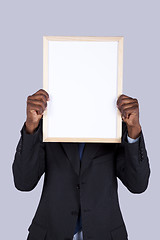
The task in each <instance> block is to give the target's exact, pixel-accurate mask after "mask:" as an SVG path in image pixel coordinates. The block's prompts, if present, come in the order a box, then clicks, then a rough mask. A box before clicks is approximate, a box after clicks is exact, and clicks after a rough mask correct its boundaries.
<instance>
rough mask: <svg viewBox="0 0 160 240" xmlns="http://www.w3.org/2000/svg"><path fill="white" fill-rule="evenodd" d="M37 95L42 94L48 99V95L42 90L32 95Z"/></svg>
mask: <svg viewBox="0 0 160 240" xmlns="http://www.w3.org/2000/svg"><path fill="white" fill-rule="evenodd" d="M37 94H44V95H45V96H46V98H47V99H49V94H48V93H47V92H46V91H45V90H44V89H40V90H38V91H37V92H36V93H34V94H33V95H37Z"/></svg>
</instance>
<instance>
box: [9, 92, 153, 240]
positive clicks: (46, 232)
mask: <svg viewBox="0 0 160 240" xmlns="http://www.w3.org/2000/svg"><path fill="white" fill-rule="evenodd" d="M47 101H49V95H48V93H47V92H46V91H45V90H42V89H40V90H39V91H37V92H36V93H35V94H33V95H31V96H29V97H28V98H27V118H26V121H25V123H24V124H23V127H22V129H21V137H20V140H19V142H18V145H17V148H16V153H15V157H14V161H13V164H12V170H13V177H14V184H15V187H16V188H17V189H18V190H20V191H31V190H32V189H34V188H35V187H36V185H37V183H38V181H39V179H40V178H41V176H42V175H43V173H44V184H43V190H42V195H41V199H40V202H39V205H38V207H37V210H36V213H35V215H34V217H33V219H32V222H31V224H30V226H29V227H28V231H29V233H28V236H27V240H73V239H74V240H78V239H81V240H82V239H83V240H89V239H90V240H91V239H92V240H93V239H94V240H126V239H128V232H127V229H126V226H125V222H124V220H123V217H122V214H121V210H120V206H119V201H118V194H117V187H118V186H117V182H118V181H117V178H119V179H120V180H121V181H122V183H123V184H124V185H125V186H126V188H127V189H128V190H129V191H130V192H132V193H137V194H138V193H142V192H144V191H145V190H146V188H147V186H148V181H149V176H150V166H149V159H148V156H147V151H146V147H145V141H144V137H143V132H142V128H141V125H140V122H139V103H138V101H137V99H135V98H131V97H129V96H126V95H124V94H122V95H121V96H120V97H119V98H118V99H117V107H118V109H119V111H120V113H121V116H122V120H123V121H122V139H121V140H122V141H121V143H67V142H42V121H43V113H44V111H45V109H46V108H47ZM106 111H107V109H106ZM135 231H136V229H135Z"/></svg>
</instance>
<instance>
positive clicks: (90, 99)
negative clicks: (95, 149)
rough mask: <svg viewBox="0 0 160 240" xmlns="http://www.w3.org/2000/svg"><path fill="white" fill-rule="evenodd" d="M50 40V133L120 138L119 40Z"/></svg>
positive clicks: (49, 135)
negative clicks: (118, 117)
mask: <svg viewBox="0 0 160 240" xmlns="http://www.w3.org/2000/svg"><path fill="white" fill-rule="evenodd" d="M48 44H49V45H48V51H49V56H48V57H49V59H48V60H49V64H48V67H49V69H48V77H49V79H48V93H49V95H50V101H49V102H48V137H84V138H92V137H93V138H116V137H117V135H116V134H117V107H116V100H117V84H118V81H117V73H118V72H117V67H118V62H117V61H118V60H117V59H118V42H86V41H49V43H48Z"/></svg>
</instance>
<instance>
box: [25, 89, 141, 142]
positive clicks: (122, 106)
mask: <svg viewBox="0 0 160 240" xmlns="http://www.w3.org/2000/svg"><path fill="white" fill-rule="evenodd" d="M47 101H49V94H48V93H47V92H46V91H45V90H43V89H40V90H38V91H37V92H36V93H34V94H33V95H31V96H28V98H27V119H26V122H25V125H26V132H27V133H29V134H32V133H33V132H34V130H35V129H36V128H37V127H38V124H39V121H40V119H41V118H42V116H43V113H44V111H45V109H46V108H47ZM117 107H118V109H119V111H120V112H121V116H122V119H123V121H124V122H126V124H127V129H128V135H129V137H131V138H133V139H136V138H137V137H138V136H139V135H140V132H141V126H140V123H139V105H138V101H137V99H135V98H131V97H129V96H126V95H124V94H122V95H121V96H120V97H119V98H118V100H117Z"/></svg>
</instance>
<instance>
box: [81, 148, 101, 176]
mask: <svg viewBox="0 0 160 240" xmlns="http://www.w3.org/2000/svg"><path fill="white" fill-rule="evenodd" d="M100 146H101V144H100V143H86V144H85V146H84V150H83V154H82V159H81V175H82V174H83V173H84V172H85V170H86V169H87V168H88V167H89V165H90V163H91V161H92V159H93V157H94V156H95V154H96V152H97V151H98V149H99V147H100Z"/></svg>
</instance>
